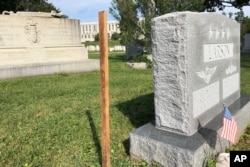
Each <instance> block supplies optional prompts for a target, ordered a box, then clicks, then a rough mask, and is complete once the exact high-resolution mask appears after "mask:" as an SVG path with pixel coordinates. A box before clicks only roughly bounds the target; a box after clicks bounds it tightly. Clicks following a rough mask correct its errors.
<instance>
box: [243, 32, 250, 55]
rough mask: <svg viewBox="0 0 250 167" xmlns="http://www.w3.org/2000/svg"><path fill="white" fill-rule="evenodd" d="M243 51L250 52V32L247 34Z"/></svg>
mask: <svg viewBox="0 0 250 167" xmlns="http://www.w3.org/2000/svg"><path fill="white" fill-rule="evenodd" d="M241 52H242V53H250V33H249V34H246V35H245V39H244V46H243V49H242V51H241Z"/></svg>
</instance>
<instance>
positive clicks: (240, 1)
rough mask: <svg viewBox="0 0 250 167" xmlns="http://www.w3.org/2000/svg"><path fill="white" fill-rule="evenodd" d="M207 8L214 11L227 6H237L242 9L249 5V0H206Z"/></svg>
mask: <svg viewBox="0 0 250 167" xmlns="http://www.w3.org/2000/svg"><path fill="white" fill-rule="evenodd" d="M204 5H205V8H206V9H207V11H209V12H214V11H216V9H219V10H223V9H224V8H225V7H235V8H238V9H241V8H242V7H243V6H249V5H250V1H249V0H205V3H204Z"/></svg>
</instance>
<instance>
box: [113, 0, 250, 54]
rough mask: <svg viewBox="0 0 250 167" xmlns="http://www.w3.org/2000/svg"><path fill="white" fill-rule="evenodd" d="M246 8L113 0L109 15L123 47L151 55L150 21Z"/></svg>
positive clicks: (242, 1) (224, 0)
mask: <svg viewBox="0 0 250 167" xmlns="http://www.w3.org/2000/svg"><path fill="white" fill-rule="evenodd" d="M247 5H250V1H249V0H112V2H111V7H110V8H109V12H110V13H111V14H112V15H113V17H114V18H115V19H117V20H118V21H119V23H120V30H121V43H122V44H125V45H134V44H136V45H139V46H142V47H145V48H146V49H148V51H149V52H150V50H149V49H150V48H151V47H150V45H151V26H150V21H151V19H152V18H153V17H156V16H160V15H163V14H166V13H170V12H174V11H198V12H202V11H205V10H207V11H209V12H212V11H215V10H216V9H219V10H223V9H224V8H225V7H228V6H231V7H236V8H239V9H241V8H242V7H243V6H247Z"/></svg>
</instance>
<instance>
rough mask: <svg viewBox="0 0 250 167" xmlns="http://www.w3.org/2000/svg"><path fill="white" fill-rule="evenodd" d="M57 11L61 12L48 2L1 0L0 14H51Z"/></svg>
mask: <svg viewBox="0 0 250 167" xmlns="http://www.w3.org/2000/svg"><path fill="white" fill-rule="evenodd" d="M51 10H55V11H57V12H60V10H59V9H58V8H56V7H55V6H54V5H53V4H52V3H49V2H48V0H1V1H0V12H1V13H2V12H3V11H13V12H17V11H32V12H38V11H40V12H51Z"/></svg>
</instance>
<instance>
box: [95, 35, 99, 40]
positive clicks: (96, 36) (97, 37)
mask: <svg viewBox="0 0 250 167" xmlns="http://www.w3.org/2000/svg"><path fill="white" fill-rule="evenodd" d="M95 41H96V42H98V41H99V33H97V34H96V35H95Z"/></svg>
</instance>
